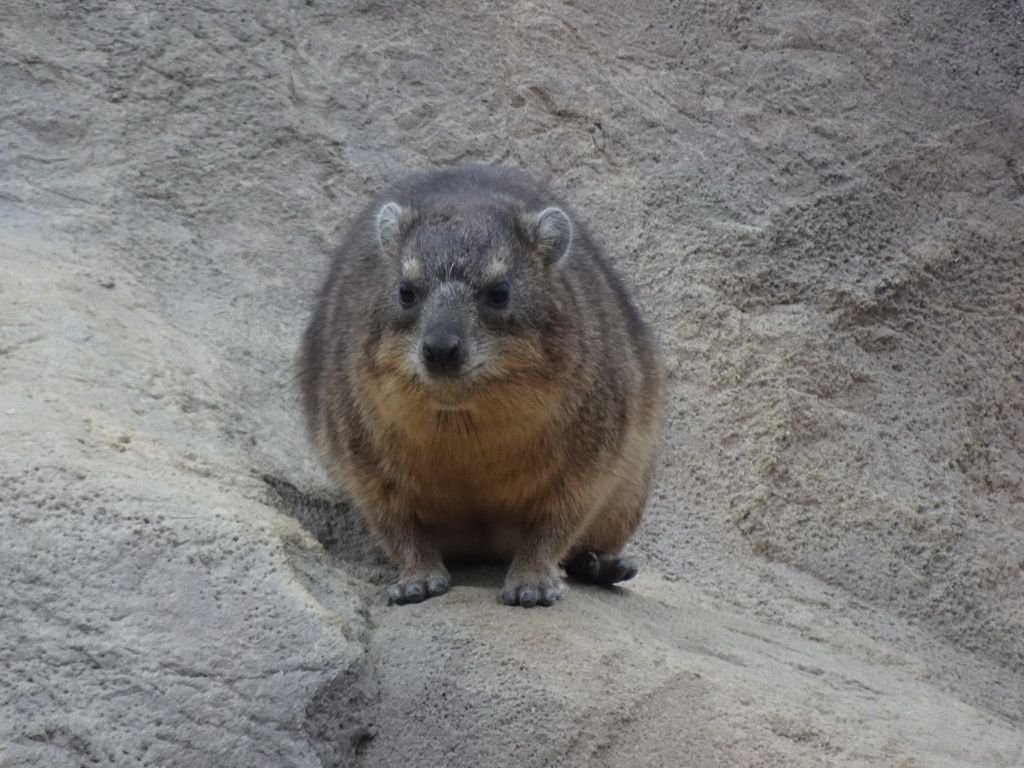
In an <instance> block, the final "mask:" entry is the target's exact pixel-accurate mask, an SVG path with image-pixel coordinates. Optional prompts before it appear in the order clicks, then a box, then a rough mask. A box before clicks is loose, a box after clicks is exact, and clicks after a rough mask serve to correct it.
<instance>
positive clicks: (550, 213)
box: [299, 167, 663, 606]
mask: <svg viewBox="0 0 1024 768" xmlns="http://www.w3.org/2000/svg"><path fill="white" fill-rule="evenodd" d="M299 379H300V386H301V389H302V395H303V404H304V407H305V412H306V418H307V423H308V426H309V431H310V433H311V435H312V437H313V440H314V442H315V444H316V446H317V447H318V449H319V452H320V454H321V457H322V459H323V461H324V463H325V465H326V467H327V469H328V471H329V472H330V474H331V475H332V477H333V478H334V479H335V480H336V481H337V482H338V483H339V484H340V485H341V486H342V487H343V488H344V489H345V490H346V491H347V493H348V494H349V495H350V497H351V498H352V500H353V501H354V502H355V503H356V505H357V506H358V507H359V509H360V510H361V511H362V513H363V514H364V516H365V518H366V520H367V522H368V523H369V525H370V527H371V528H372V529H373V531H374V532H375V533H376V535H377V537H378V539H379V540H380V542H381V544H382V545H383V547H384V548H385V549H386V550H387V552H388V554H389V555H390V556H391V558H392V559H393V560H394V561H395V563H396V564H397V566H398V569H399V576H398V581H397V583H395V584H393V585H392V586H391V587H389V588H388V596H389V598H390V599H391V600H392V602H395V603H408V602H419V601H421V600H423V599H425V598H427V597H431V596H434V595H440V594H443V593H444V592H446V591H447V590H448V589H449V587H450V585H451V578H450V576H449V574H448V570H447V568H446V567H445V561H454V560H460V561H467V560H468V561H491V562H504V563H508V564H509V570H508V573H507V576H506V579H505V585H504V588H503V590H502V593H501V596H502V599H503V601H504V602H505V603H508V604H510V605H517V604H518V605H523V606H532V605H538V604H539V605H551V604H552V603H554V602H555V600H557V599H558V597H559V595H560V594H561V592H562V590H563V585H562V580H561V574H560V566H562V567H564V568H565V570H566V571H567V572H568V574H569V575H570V576H572V577H573V578H575V579H578V580H582V581H589V582H594V583H598V584H612V583H615V582H618V581H623V580H625V579H629V578H632V577H633V576H634V575H635V574H636V563H635V561H634V560H633V559H632V558H628V557H622V556H620V555H619V553H620V551H621V549H622V547H623V545H624V544H625V543H626V541H627V540H628V539H629V537H630V535H631V534H632V533H633V531H634V529H635V528H636V526H637V524H638V523H639V521H640V517H641V514H642V512H643V507H644V504H645V503H646V499H647V494H648V491H649V487H650V482H651V474H652V470H653V464H654V461H655V454H656V450H657V446H658V442H659V429H660V423H661V412H662V400H663V376H662V370H661V365H660V359H659V356H658V353H657V349H656V346H655V342H654V338H653V335H652V334H651V332H650V330H649V329H648V327H647V325H646V324H645V323H644V322H643V321H642V319H641V318H640V316H639V314H638V312H637V310H636V308H635V307H634V305H633V303H632V301H631V300H630V298H629V296H628V293H627V292H626V290H625V288H624V287H623V285H622V283H621V281H620V280H619V278H618V276H617V275H616V274H615V273H614V272H613V270H612V269H611V267H610V266H609V265H608V263H607V262H606V261H605V259H604V257H603V256H602V254H601V253H600V252H599V250H598V248H597V246H596V245H595V244H594V243H593V241H592V240H591V238H590V236H589V235H588V234H587V232H586V230H585V229H584V228H583V226H582V225H581V224H580V222H579V221H578V220H576V219H575V218H574V217H573V215H572V214H571V213H570V212H569V211H568V209H567V208H566V206H565V205H564V204H562V203H561V202H560V201H558V200H557V199H556V198H555V197H554V196H553V195H552V194H551V193H550V192H549V191H548V190H547V189H546V188H545V187H543V186H541V185H539V184H537V183H535V182H534V181H532V180H531V179H530V178H529V177H527V176H525V175H524V174H522V173H520V172H517V171H514V170H511V169H505V168H495V167H472V168H462V169H454V170H446V171H438V172H431V173H422V174H416V175H413V176H410V177H408V178H407V179H405V180H403V181H401V182H399V183H398V184H396V185H395V186H394V187H393V188H391V189H390V190H388V191H387V192H386V193H385V194H384V195H382V196H381V197H380V198H379V199H377V200H376V201H374V202H373V203H371V204H370V205H369V206H368V207H367V208H366V209H364V210H363V212H362V213H361V214H360V215H359V216H358V217H357V218H356V219H355V221H354V223H353V224H352V227H351V229H350V230H349V233H348V235H347V236H346V237H345V240H344V242H343V244H342V246H341V249H340V250H339V252H338V253H337V255H336V257H335V259H334V261H333V263H332V266H331V269H330V273H329V275H328V278H327V280H326V282H325V284H324V286H323V288H322V289H321V292H320V294H319V298H318V300H317V303H316V306H315V309H314V312H313V317H312V320H311V322H310V325H309V328H308V329H307V331H306V334H305V336H304V338H303V342H302V348H301V350H300V355H299Z"/></svg>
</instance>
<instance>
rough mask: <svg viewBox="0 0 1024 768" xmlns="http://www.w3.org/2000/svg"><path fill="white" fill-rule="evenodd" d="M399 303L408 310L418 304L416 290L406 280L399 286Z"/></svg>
mask: <svg viewBox="0 0 1024 768" xmlns="http://www.w3.org/2000/svg"><path fill="white" fill-rule="evenodd" d="M398 303H399V304H401V305H402V306H403V307H405V308H406V309H408V308H409V307H411V306H412V305H413V304H415V303H416V289H415V288H413V287H412V286H411V285H409V283H407V282H405V281H404V280H403V281H402V282H401V283H399V285H398Z"/></svg>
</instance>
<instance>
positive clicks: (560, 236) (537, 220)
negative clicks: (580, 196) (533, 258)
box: [528, 207, 572, 264]
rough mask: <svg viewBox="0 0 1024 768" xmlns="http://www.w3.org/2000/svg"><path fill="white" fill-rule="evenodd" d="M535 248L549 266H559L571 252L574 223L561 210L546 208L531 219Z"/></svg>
mask: <svg viewBox="0 0 1024 768" xmlns="http://www.w3.org/2000/svg"><path fill="white" fill-rule="evenodd" d="M528 231H529V232H530V233H531V234H532V236H533V246H534V248H536V249H537V251H538V253H540V255H541V256H542V257H543V258H544V260H545V261H547V263H548V264H557V263H558V262H559V261H561V259H562V257H563V256H565V254H567V253H568V252H569V245H570V244H571V243H572V222H571V221H569V217H568V216H566V215H565V211H563V210H562V209H561V208H554V207H552V208H545V209H544V210H543V211H541V212H540V213H536V214H533V215H532V216H531V217H529V227H528Z"/></svg>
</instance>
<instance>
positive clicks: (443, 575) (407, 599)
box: [388, 570, 452, 605]
mask: <svg viewBox="0 0 1024 768" xmlns="http://www.w3.org/2000/svg"><path fill="white" fill-rule="evenodd" d="M451 585H452V579H451V576H449V575H448V571H445V570H439V571H418V572H412V573H408V572H407V573H403V574H402V575H401V578H399V580H398V582H397V583H395V584H392V585H391V586H390V587H388V602H389V603H393V604H395V605H405V604H406V603H422V602H423V601H424V600H426V599H427V598H428V597H437V596H438V595H443V594H444V593H445V592H447V591H448V590H449V589H450V588H451Z"/></svg>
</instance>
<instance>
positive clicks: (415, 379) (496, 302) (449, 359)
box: [376, 199, 572, 406]
mask: <svg viewBox="0 0 1024 768" xmlns="http://www.w3.org/2000/svg"><path fill="white" fill-rule="evenodd" d="M376 230H377V245H378V247H379V249H380V257H381V258H382V259H384V260H385V261H386V263H387V264H388V268H387V269H386V270H385V273H386V274H388V275H389V279H390V285H388V286H387V290H386V292H385V294H384V296H383V304H382V305H379V307H378V309H379V310H380V311H381V320H382V326H383V327H382V337H381V350H380V352H382V353H383V354H384V356H386V357H389V358H390V360H391V364H392V367H393V370H395V372H398V373H400V374H401V375H402V376H403V378H405V379H406V380H407V381H409V382H410V383H415V385H416V386H417V388H419V389H426V390H427V391H428V392H430V393H431V394H433V395H434V396H435V398H436V399H437V401H438V402H439V403H440V404H442V405H443V404H447V405H451V406H456V405H458V404H459V403H460V402H461V401H463V400H465V399H466V398H469V397H472V394H473V391H474V390H475V389H477V388H480V387H485V386H487V385H488V384H489V383H493V382H495V381H500V380H514V379H516V378H517V377H523V376H529V375H530V374H531V373H532V372H534V371H538V372H539V371H542V370H544V369H545V367H546V366H545V363H546V362H548V363H549V362H550V361H549V360H548V358H549V357H550V355H551V351H552V345H553V344H554V339H553V338H552V337H553V336H557V335H558V334H559V328H560V327H561V323H560V322H559V315H560V314H561V312H562V310H561V304H562V302H559V301H558V296H557V283H558V275H557V272H558V271H559V269H560V268H561V267H562V266H563V260H564V257H565V256H566V254H567V252H568V251H569V247H570V244H571V241H572V225H571V223H570V221H569V217H568V216H567V215H566V214H565V213H564V212H563V211H562V210H561V209H560V208H556V207H548V208H543V209H541V210H536V211H530V210H523V209H522V208H521V207H520V206H518V205H517V204H515V203H512V202H505V201H501V200H485V201H480V200H465V199H456V200H441V201H433V202H429V203H419V204H415V205H410V204H407V205H402V204H399V203H397V202H388V203H385V204H384V205H383V206H382V207H381V208H380V209H379V210H378V212H377V216H376ZM547 367H550V366H549V365H548V366H547Z"/></svg>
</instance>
